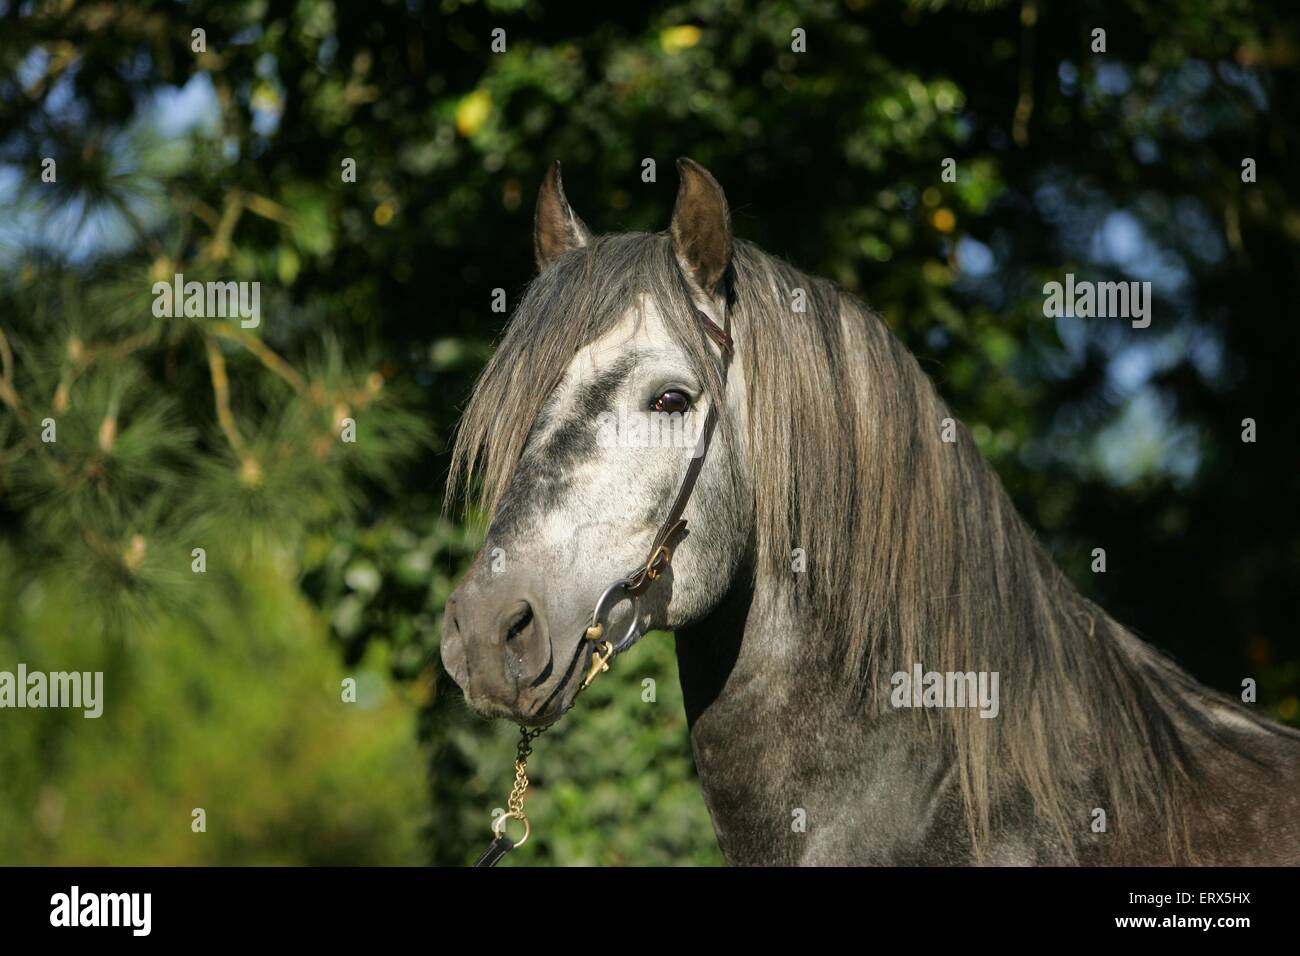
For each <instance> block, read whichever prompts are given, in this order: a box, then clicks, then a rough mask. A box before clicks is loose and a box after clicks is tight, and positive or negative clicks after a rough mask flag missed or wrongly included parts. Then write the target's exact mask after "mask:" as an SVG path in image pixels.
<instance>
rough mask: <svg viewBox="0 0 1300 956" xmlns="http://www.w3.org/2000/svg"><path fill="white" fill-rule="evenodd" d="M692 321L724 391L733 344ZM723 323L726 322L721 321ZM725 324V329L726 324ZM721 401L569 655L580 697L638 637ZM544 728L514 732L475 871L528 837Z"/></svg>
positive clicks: (682, 523)
mask: <svg viewBox="0 0 1300 956" xmlns="http://www.w3.org/2000/svg"><path fill="white" fill-rule="evenodd" d="M695 316H696V318H698V319H699V320H700V324H701V325H702V326H703V328H704V331H705V333H707V334H708V336H709V338H711V339H712V340H713V341H714V342H715V343H716V344H717V346H718V348H719V349H721V350H722V385H723V389H724V390H725V388H726V384H727V368H728V366H729V365H730V364H731V355H732V341H731V334H730V333H729V332H728V331H727V329H726V328H723V327H722V326H719V325H718V324H717V323H716V322H714V321H713V320H712V319H710V318H709V317H708V316H707V315H705V314H704V313H703V312H701V311H700V310H699V309H696V310H695ZM723 321H724V322H726V321H727V320H725V319H724V320H723ZM728 324H729V323H728ZM721 401H722V396H721V395H720V396H718V397H717V399H715V400H714V402H713V403H712V404H711V405H710V406H709V413H708V415H706V416H705V418H704V431H703V433H702V434H701V435H700V440H699V443H698V444H697V445H696V446H695V454H694V456H693V457H692V458H691V463H690V465H688V466H687V468H686V474H685V475H684V476H683V477H682V483H681V485H679V486H678V488H677V497H675V498H674V499H673V503H672V506H671V507H670V508H669V509H668V514H667V516H666V517H665V518H664V522H663V524H661V525H660V526H659V531H658V533H656V534H655V537H654V543H653V544H652V545H651V546H650V553H649V554H648V555H647V556H646V559H645V561H644V562H643V563H642V564H641V565H639V566H638V567H637V568H636V570H635V571H633V572H632V573H631V574H629V575H627V576H626V577H623V578H619V579H618V580H617V581H615V582H614V583H613V584H611V585H610V586H609V587H607V588H606V589H605V591H604V593H603V594H601V596H600V599H599V600H598V601H596V607H595V609H594V610H592V612H591V623H590V624H588V625H587V630H586V633H585V635H584V638H585V639H584V640H583V641H580V642H579V643H578V649H577V651H576V652H575V654H574V657H573V660H572V661H571V662H570V663H569V667H570V668H572V667H573V666H574V665H575V664H576V663H577V661H578V657H579V656H580V655H581V654H582V652H583V650H585V649H587V648H590V649H591V667H590V670H589V671H588V672H587V677H586V679H585V680H584V681H583V682H582V686H581V687H579V688H578V690H579V691H582V690H584V689H585V688H586V687H587V685H588V684H590V683H591V682H592V681H593V680H594V679H595V677H596V675H597V674H599V673H601V672H602V671H607V670H609V660H610V658H611V657H613V656H614V655H615V654H617V653H618V652H619V651H622V650H624V649H625V648H627V647H628V646H630V645H631V644H632V642H633V641H635V640H636V639H637V638H638V637H640V636H641V595H642V594H644V593H645V592H646V589H648V588H649V587H650V585H651V584H653V583H654V582H655V581H656V580H658V578H659V576H660V575H661V574H663V573H664V571H665V570H667V568H668V566H669V565H670V564H671V563H672V560H673V548H674V547H676V545H677V539H678V537H679V536H680V535H681V533H682V532H683V531H685V530H686V519H685V518H683V517H682V513H683V512H684V511H685V510H686V504H687V502H689V501H690V500H691V493H692V492H693V491H695V483H696V481H698V480H699V477H700V469H701V468H703V467H704V456H705V455H707V454H708V451H709V443H710V442H712V441H713V431H714V429H715V428H716V427H717V424H718V403H719V402H721ZM624 601H631V602H632V620H631V623H629V624H628V627H627V631H626V632H624V634H623V636H622V637H620V638H619V639H618V640H617V641H613V642H611V641H608V640H605V624H606V622H607V621H608V618H609V612H610V611H612V610H613V609H614V608H615V607H617V606H618V605H619V604H622V603H623V602H624ZM547 726H550V725H549V724H548V725H546V726H543V727H534V728H532V729H531V730H530V729H529V728H527V727H520V728H519V744H518V746H517V748H516V752H515V784H514V787H513V788H512V789H511V791H510V798H509V799H508V800H507V801H506V807H507V809H506V811H505V812H503V813H500V814H498V815H497V816H496V817H494V818H493V821H492V836H493V840H492V842H491V843H490V844H488V847H487V849H486V850H484V851H483V853H482V854H481V855H480V856H479V857H478V859H477V860H475V861H474V866H480V867H488V866H496V865H497V863H499V862H500V861H501V859H502V857H504V856H505V855H506V854H507V853H509V852H510V851H511V850H513V849H514V848H515V847H518V846H522V845H523V844H524V842H525V841H527V839H528V837H529V835H530V834H531V833H532V827H531V825H530V824H529V822H528V816H527V814H525V812H524V794H525V793H526V792H527V790H528V773H527V766H528V757H529V756H530V755H531V754H532V752H533V749H532V742H533V740H535V739H536V738H537V736H538V734H541V733H542V732H543V731H545V730H546V729H547ZM512 819H513V820H518V821H519V822H520V823H521V824H522V825H523V828H524V832H523V834H522V835H521V836H520V838H519V841H518V842H515V841H514V840H513V839H512V838H511V837H510V836H509V835H508V834H507V833H506V831H505V828H506V824H507V823H508V822H509V821H510V820H512Z"/></svg>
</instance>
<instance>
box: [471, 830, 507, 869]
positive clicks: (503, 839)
mask: <svg viewBox="0 0 1300 956" xmlns="http://www.w3.org/2000/svg"><path fill="white" fill-rule="evenodd" d="M514 848H515V841H514V840H512V839H510V837H508V836H506V835H505V834H504V833H503V834H501V835H500V836H499V837H497V838H496V839H495V840H493V841H492V842H491V843H489V844H488V845H487V849H486V850H484V851H483V852H482V853H480V854H479V857H478V859H477V860H475V861H474V865H475V866H496V865H497V864H498V863H500V862H501V858H502V857H503V856H505V855H506V854H507V853H509V852H510V851H511V850H513V849H514Z"/></svg>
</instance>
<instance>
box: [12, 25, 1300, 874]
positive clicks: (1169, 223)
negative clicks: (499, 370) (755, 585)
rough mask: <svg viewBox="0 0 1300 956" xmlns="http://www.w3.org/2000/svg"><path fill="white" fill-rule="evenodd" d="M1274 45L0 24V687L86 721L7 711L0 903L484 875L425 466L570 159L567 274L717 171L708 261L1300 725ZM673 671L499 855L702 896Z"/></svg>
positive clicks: (479, 775) (544, 758)
mask: <svg viewBox="0 0 1300 956" xmlns="http://www.w3.org/2000/svg"><path fill="white" fill-rule="evenodd" d="M1298 27H1300V21H1298V20H1297V18H1296V16H1295V15H1294V13H1293V5H1292V4H1289V3H1285V2H1281V0H1279V2H1274V3H1249V2H1245V0H1161V2H1137V0H1106V2H1100V0H1098V2H1089V0H1085V2H1080V3H1071V4H1047V3H1039V2H1036V0H1022V2H1000V0H972V2H956V3H948V2H942V0H933V2H910V3H908V2H875V3H873V2H868V0H850V2H847V3H840V2H831V0H811V2H802V3H794V2H783V0H760V2H752V3H741V2H739V0H687V2H680V3H660V4H646V5H632V4H629V5H623V6H618V5H616V6H613V7H607V8H605V9H603V10H602V11H601V17H600V19H593V17H592V16H591V14H590V13H589V11H588V10H586V9H585V8H583V7H581V6H580V5H575V6H573V7H571V8H570V7H559V6H557V5H554V4H548V5H546V9H544V6H543V4H542V3H540V2H536V0H488V2H482V3H463V2H458V0H444V2H441V3H437V2H432V0H427V2H426V0H406V2H372V3H364V4H360V3H356V4H351V3H336V2H331V0H244V2H203V0H196V2H192V3H186V4H175V3H165V2H144V0H120V2H111V3H110V2H69V0H60V2H53V0H51V2H39V0H28V2H16V0H0V670H13V669H15V668H16V666H17V664H18V663H19V662H20V661H21V662H24V663H26V664H27V665H28V667H29V668H31V669H44V670H61V669H76V670H103V671H104V672H105V675H106V678H105V680H106V688H105V695H106V702H105V708H104V716H103V717H102V718H100V719H99V720H84V719H82V717H81V716H80V714H78V713H75V712H70V711H52V710H45V711H33V710H27V711H15V710H7V711H2V712H0V862H3V863H47V862H48V863H110V862H112V863H261V862H270V863H412V862H435V863H447V864H460V863H463V862H466V861H467V860H468V859H469V858H470V857H471V856H472V854H473V853H474V851H475V850H476V849H478V848H479V847H480V845H481V844H482V843H483V840H484V837H485V836H486V834H487V830H486V825H487V822H488V817H487V814H488V812H489V811H490V810H491V809H492V808H493V807H497V806H500V805H501V804H502V803H503V802H504V799H505V796H506V793H507V790H508V786H509V782H510V767H511V763H510V761H511V756H512V753H513V744H514V740H515V734H516V731H515V730H514V728H512V727H510V726H508V725H505V724H487V723H485V722H483V721H481V720H478V719H477V718H474V717H473V716H472V715H471V714H470V713H469V712H468V711H467V709H466V708H465V706H464V704H463V702H462V701H461V699H460V697H459V694H458V692H456V691H455V689H454V686H453V685H452V684H451V683H450V681H449V680H448V679H447V678H446V676H445V675H443V674H442V673H441V670H440V665H439V664H438V662H437V643H438V635H439V633H440V623H441V622H440V613H441V608H442V605H443V603H444V601H445V599H446V597H447V595H448V594H449V593H450V590H451V587H452V584H453V582H454V581H455V580H456V578H457V575H458V573H459V572H460V570H461V569H463V568H464V566H465V565H466V563H467V561H468V559H469V558H470V557H471V556H472V554H473V553H474V551H475V549H476V546H477V542H478V540H479V538H480V536H481V532H482V528H481V524H476V523H473V522H470V523H459V522H458V521H457V520H455V519H449V518H446V517H444V516H443V515H442V500H441V488H442V483H443V478H444V475H445V467H446V459H445V450H446V446H447V439H448V435H449V433H450V432H451V430H452V428H453V426H454V423H455V420H456V417H457V410H458V407H459V406H460V405H461V404H462V403H463V401H464V399H465V397H466V395H467V393H468V390H469V387H470V385H471V383H472V381H473V378H474V375H475V374H476V372H477V371H478V369H479V368H480V367H481V366H482V363H483V361H484V359H485V357H486V356H487V355H488V354H489V353H490V350H491V343H492V342H493V340H494V339H495V338H496V336H497V335H498V334H499V332H500V330H501V327H502V325H503V320H504V318H505V317H504V316H501V315H498V314H495V313H493V312H492V311H491V309H490V302H491V295H492V290H493V289H494V288H497V287H501V288H504V289H506V290H507V291H508V293H509V297H510V302H511V304H512V305H513V303H514V302H516V301H517V300H518V296H519V294H520V291H521V289H522V287H523V286H524V284H525V283H526V282H527V280H528V278H529V277H530V275H531V272H532V268H533V265H532V252H531V217H532V202H533V196H534V190H535V189H536V187H537V184H538V182H539V181H540V179H541V176H542V173H543V171H544V169H545V166H546V164H547V163H548V162H549V161H550V160H552V159H556V158H559V159H561V160H563V162H564V164H565V171H566V180H565V186H566V189H567V191H568V193H569V196H570V199H571V200H572V201H573V203H574V205H575V207H576V208H577V209H578V210H579V211H580V212H581V213H582V215H583V216H584V218H585V219H586V220H587V222H588V223H589V224H590V225H591V226H592V227H593V228H595V229H596V230H597V231H615V230H623V229H650V230H654V229H661V228H663V227H664V226H665V225H666V224H667V221H668V214H669V211H670V209H671V205H672V201H673V198H674V195H675V190H676V180H675V176H673V174H672V172H671V170H672V166H671V163H672V160H673V159H674V158H675V157H677V156H679V155H690V156H692V157H694V158H695V159H697V160H699V161H700V162H702V163H704V164H705V165H706V166H708V167H709V168H710V169H711V170H712V171H713V172H714V174H715V175H716V176H717V177H718V179H719V180H720V181H721V182H722V183H723V185H724V187H725V188H726V189H727V192H728V196H729V198H730V201H731V204H732V209H733V216H734V224H735V229H736V232H737V234H738V235H740V236H741V237H743V238H747V239H750V240H753V241H755V242H757V243H759V244H760V245H761V246H763V247H764V248H766V249H767V250H768V251H770V252H773V253H775V254H778V255H781V256H783V257H785V258H787V259H790V260H791V261H793V262H794V263H795V264H797V265H799V266H800V267H801V268H804V269H805V270H807V271H810V272H813V273H815V274H822V275H826V276H829V277H831V278H834V279H836V280H837V281H839V282H840V283H842V284H843V285H845V286H846V287H848V288H850V289H852V290H853V291H855V292H856V293H858V294H859V295H861V296H862V297H863V298H865V299H866V300H867V301H868V302H869V303H871V304H872V305H873V306H874V307H875V308H876V309H877V310H879V311H880V313H881V315H882V317H883V318H884V320H885V321H886V322H887V323H888V324H889V325H890V326H891V328H893V329H894V331H895V332H896V333H897V334H898V335H899V336H900V337H901V338H902V339H903V340H904V341H905V342H906V343H907V344H908V345H909V346H910V347H911V348H912V349H913V350H914V351H915V352H916V353H917V354H918V356H919V357H920V358H921V361H922V363H923V365H924V366H925V367H926V368H927V370H929V371H930V373H931V374H932V375H933V376H934V378H935V380H936V381H937V382H938V384H939V386H940V388H941V389H942V390H943V392H944V394H945V395H946V397H947V398H948V399H949V401H950V402H951V403H952V405H953V406H954V408H955V409H956V410H957V411H958V413H959V414H960V415H961V416H962V417H963V418H964V419H965V420H966V422H967V423H968V424H969V425H970V426H971V427H972V430H973V432H974V435H975V437H976V439H977V441H978V442H979V443H980V445H981V447H982V449H983V451H984V453H985V454H986V455H987V456H988V457H989V459H990V460H991V461H992V462H993V463H994V465H995V466H996V467H997V469H998V471H999V472H1000V473H1001V475H1002V477H1003V479H1004V480H1005V482H1006V484H1007V486H1008V488H1009V489H1010V491H1011V493H1012V495H1013V497H1014V498H1015V500H1016V502H1017V504H1018V505H1019V507H1020V509H1021V511H1022V512H1023V513H1024V514H1025V515H1026V517H1027V518H1028V520H1029V521H1030V523H1031V524H1032V525H1033V526H1034V527H1035V528H1036V529H1037V531H1038V532H1039V534H1040V535H1041V537H1042V539H1043V540H1044V541H1045V543H1046V544H1047V546H1048V547H1050V548H1051V549H1052V551H1053V552H1054V554H1055V555H1056V556H1057V558H1058V560H1059V561H1060V562H1061V564H1062V566H1063V567H1064V568H1065V569H1066V571H1067V573H1069V574H1070V575H1071V577H1072V578H1073V580H1074V581H1075V582H1076V583H1077V584H1078V586H1079V587H1080V588H1082V589H1083V590H1084V592H1085V593H1087V594H1089V595H1090V596H1092V597H1094V598H1095V599H1096V600H1098V601H1099V602H1100V603H1102V604H1103V605H1104V606H1105V607H1106V608H1107V609H1109V610H1110V611H1111V612H1112V613H1113V614H1115V615H1116V616H1117V617H1118V618H1119V619H1120V620H1122V621H1124V622H1126V623H1127V624H1129V625H1131V626H1133V627H1135V628H1136V629H1137V630H1138V631H1139V632H1140V633H1142V634H1143V635H1144V636H1146V637H1147V638H1148V639H1150V640H1151V641H1153V642H1154V643H1156V644H1157V645H1159V646H1160V647H1162V648H1164V649H1165V650H1166V651H1168V652H1169V653H1171V654H1172V655H1173V656H1174V657H1175V658H1176V659H1177V660H1179V661H1180V662H1182V663H1183V664H1184V665H1185V666H1187V667H1188V668H1189V669H1190V670H1191V671H1192V672H1193V673H1194V674H1195V675H1196V676H1197V677H1198V678H1200V679H1201V680H1203V681H1205V682H1206V683H1208V684H1211V685H1213V686H1216V687H1219V688H1221V689H1223V690H1226V691H1229V692H1237V691H1239V689H1240V684H1241V681H1242V679H1243V678H1245V677H1254V678H1255V679H1257V680H1258V681H1259V685H1260V701H1259V704H1258V706H1260V707H1261V708H1262V709H1266V710H1268V711H1269V712H1270V713H1272V714H1273V715H1275V716H1277V717H1280V718H1281V719H1284V720H1287V721H1290V722H1292V723H1296V722H1297V718H1298V713H1297V712H1298V710H1300V705H1298V703H1297V697H1298V696H1300V641H1297V640H1296V621H1297V620H1298V619H1300V606H1298V604H1300V598H1298V595H1300V591H1298V590H1297V587H1296V582H1297V581H1298V580H1300V509H1298V508H1296V506H1295V501H1296V498H1297V492H1298V491H1300V476H1298V475H1297V470H1296V468H1295V464H1296V449H1297V448H1300V415H1297V413H1296V408H1295V403H1296V369H1297V355H1300V351H1298V349H1297V344H1298V343H1297V327H1298V326H1297V321H1296V320H1297V314H1296V305H1295V303H1296V302H1298V301H1300V261H1297V259H1298V257H1297V249H1300V206H1297V195H1296V190H1295V188H1294V177H1295V176H1296V174H1297V171H1300V109H1298V107H1300V103H1298V102H1297V98H1298V96H1300V83H1297V76H1296V74H1297V67H1298V66H1300V35H1298ZM497 28H500V29H502V30H504V31H505V37H506V44H507V49H506V51H505V52H502V53H494V52H493V51H492V49H491V45H490V44H491V38H492V31H493V30H495V29H497ZM796 28H798V29H802V30H804V31H806V37H807V48H806V52H803V53H798V52H794V51H792V48H791V31H792V30H795V29H796ZM1097 29H1102V30H1104V31H1105V38H1106V39H1105V42H1106V48H1105V52H1104V53H1102V52H1094V49H1093V46H1094V42H1095V40H1094V33H1093V31H1094V30H1097ZM196 30H202V31H203V33H202V34H201V35H200V34H195V33H194V31H196ZM200 40H201V41H202V42H201V43H200V42H199V41H200ZM1247 157H1249V158H1251V159H1253V160H1254V161H1255V164H1256V168H1257V181H1255V182H1249V183H1247V182H1243V180H1242V161H1243V159H1245V158H1247ZM644 158H653V159H655V160H656V161H657V163H658V167H659V170H660V171H661V173H663V175H662V177H661V178H660V180H659V181H658V182H654V183H643V182H642V181H641V177H640V171H641V161H642V159H644ZM946 158H952V159H955V160H956V168H957V172H958V175H957V181H956V182H955V183H948V182H944V181H943V180H942V179H941V177H940V173H941V164H942V162H943V161H944V160H945V159H946ZM47 159H52V160H54V163H55V164H54V167H53V168H54V169H56V170H57V175H56V177H55V180H54V181H53V182H47V181H44V180H43V178H42V172H43V171H44V170H45V169H46V168H47V167H48V164H46V163H44V161H45V160H47ZM349 159H351V160H354V161H355V168H356V177H355V182H350V181H345V177H344V176H343V170H344V162H345V160H349ZM1067 272H1073V273H1074V274H1075V275H1076V276H1077V277H1078V278H1080V279H1085V278H1086V279H1095V280H1143V281H1150V282H1151V283H1152V285H1153V289H1154V294H1155V304H1154V308H1153V320H1152V323H1151V326H1150V328H1147V329H1132V328H1130V327H1129V324H1128V323H1127V322H1126V321H1122V320H1106V319H1091V320H1089V319H1082V320H1081V319H1070V318H1063V319H1049V318H1044V317H1043V311H1042V306H1043V294H1042V287H1043V284H1044V283H1045V282H1048V281H1061V280H1063V278H1064V275H1065V273H1067ZM174 273H184V275H185V277H186V279H187V280H195V279H197V280H200V281H203V280H221V281H225V280H240V281H259V282H260V283H262V286H261V290H262V300H261V314H262V321H261V324H260V325H259V326H258V327H256V328H247V329H246V328H243V327H241V326H240V325H239V323H238V322H237V321H224V320H221V319H211V318H184V317H179V318H157V317H155V316H154V314H153V312H152V308H151V306H152V298H153V297H152V285H153V282H155V281H159V280H163V281H166V280H170V278H171V276H172V275H173V274H174ZM1244 418H1253V419H1254V420H1255V421H1256V422H1257V423H1258V434H1259V440H1258V441H1257V442H1256V443H1254V444H1248V443H1243V442H1242V441H1241V431H1242V424H1241V423H1242V420H1243V419H1244ZM49 419H52V420H53V421H54V423H55V425H56V428H57V441H55V442H53V443H48V442H44V441H42V440H41V433H42V429H43V423H44V422H45V421H46V420H49ZM345 419H352V420H354V421H355V422H356V431H357V440H356V441H355V443H344V442H341V441H340V440H339V431H340V428H341V425H342V423H343V422H344V420H345ZM1095 547H1104V548H1105V549H1106V551H1107V558H1108V570H1107V572H1106V573H1105V574H1093V573H1091V572H1090V570H1089V562H1090V554H1091V551H1092V549H1093V548H1095ZM195 548H202V549H203V553H204V555H205V560H206V570H205V571H204V572H203V573H198V572H196V571H195V570H194V567H195V565H194V562H195V560H196V559H195V557H194V549H195ZM671 640H672V638H671V636H670V635H666V634H655V635H651V636H650V637H649V638H648V639H647V640H646V641H644V642H643V643H642V644H641V645H639V646H638V648H637V649H636V650H635V651H634V652H633V653H631V654H629V655H627V656H626V657H624V658H622V659H620V660H619V662H618V665H617V666H616V667H615V668H614V669H613V672H612V673H611V674H610V675H608V676H607V677H606V678H604V679H602V680H601V681H598V682H597V683H596V684H595V685H593V688H592V690H591V691H590V692H589V693H588V694H587V695H584V698H583V701H582V706H581V707H580V708H578V709H577V710H576V711H575V712H574V713H573V714H571V715H570V718H568V719H567V720H566V721H565V725H564V726H562V728H561V729H557V730H555V731H552V733H550V734H548V735H546V736H545V737H543V738H541V740H540V741H539V742H538V745H537V747H538V752H537V756H536V757H535V758H534V767H533V768H530V769H533V770H534V773H535V783H536V790H535V794H534V797H533V798H532V799H533V802H532V804H531V810H530V815H531V816H532V818H533V820H534V825H535V828H536V836H535V837H534V844H533V845H532V846H530V847H529V852H528V853H527V854H526V855H521V856H520V857H519V858H518V859H515V860H512V861H511V862H513V863H515V864H516V865H517V864H519V863H523V862H528V863H557V864H558V863H565V864H571V863H600V864H612V863H628V864H647V863H651V864H655V863H657V864H667V863H716V862H719V861H720V856H719V854H718V852H717V849H716V846H715V844H714V840H713V836H712V831H711V828H710V826H709V823H708V819H707V815H706V813H705V811H704V807H703V803H702V801H701V799H700V796H699V793H698V787H697V785H696V783H695V780H694V777H693V770H692V767H691V759H690V750H689V743H688V740H687V733H686V726H685V720H684V716H683V714H682V709H681V700H680V695H679V692H678V690H677V684H676V675H675V664H674V659H673V654H672V647H671ZM346 677H352V678H354V679H356V681H357V694H358V699H357V702H356V703H355V704H347V703H343V702H342V701H341V695H340V683H341V681H342V680H343V679H344V678H346ZM647 677H649V678H654V679H655V681H656V682H657V690H658V692H657V699H656V700H655V701H653V702H645V701H643V700H642V681H643V680H644V679H645V678H647ZM196 807H203V808H204V809H205V810H206V813H207V823H208V830H207V833H205V834H201V835H200V834H194V833H192V832H191V829H190V823H191V811H192V809H193V808H196Z"/></svg>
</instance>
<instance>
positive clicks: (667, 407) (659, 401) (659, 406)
mask: <svg viewBox="0 0 1300 956" xmlns="http://www.w3.org/2000/svg"><path fill="white" fill-rule="evenodd" d="M690 407H691V398H690V396H689V395H687V394H686V393H685V392H680V391H678V390H677V389H675V388H673V389H669V390H668V391H666V392H664V393H663V394H662V395H660V396H659V397H658V398H656V399H655V400H654V401H653V402H651V403H650V408H651V409H653V410H654V411H656V412H668V413H669V414H672V413H674V412H684V411H686V409H688V408H690Z"/></svg>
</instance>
